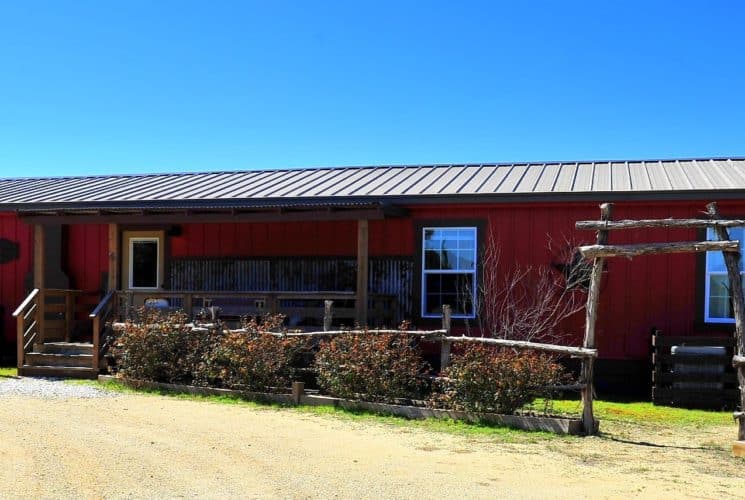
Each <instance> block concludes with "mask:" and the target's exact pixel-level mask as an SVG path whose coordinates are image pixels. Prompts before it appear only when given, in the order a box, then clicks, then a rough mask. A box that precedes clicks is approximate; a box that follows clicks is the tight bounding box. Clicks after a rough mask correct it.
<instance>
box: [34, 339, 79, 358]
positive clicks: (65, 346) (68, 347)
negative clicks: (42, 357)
mask: <svg viewBox="0 0 745 500" xmlns="http://www.w3.org/2000/svg"><path fill="white" fill-rule="evenodd" d="M34 352H38V353H43V354H88V355H92V354H93V344H91V343H89V342H45V343H43V344H34Z"/></svg>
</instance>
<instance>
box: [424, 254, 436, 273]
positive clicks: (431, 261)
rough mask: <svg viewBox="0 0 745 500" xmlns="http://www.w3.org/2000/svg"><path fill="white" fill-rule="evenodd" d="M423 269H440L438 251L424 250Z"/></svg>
mask: <svg viewBox="0 0 745 500" xmlns="http://www.w3.org/2000/svg"><path fill="white" fill-rule="evenodd" d="M424 269H440V252H435V251H434V250H425V251H424Z"/></svg>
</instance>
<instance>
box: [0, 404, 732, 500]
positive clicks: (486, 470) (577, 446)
mask: <svg viewBox="0 0 745 500" xmlns="http://www.w3.org/2000/svg"><path fill="white" fill-rule="evenodd" d="M0 422H1V423H0V426H1V427H0V429H2V430H1V431H0V456H2V459H3V466H2V467H0V484H2V486H3V489H2V493H1V495H2V497H34V498H40V497H49V498H51V497H54V498H57V497H74V498H102V497H106V498H140V497H143V498H173V497H213V498H214V497H222V498H225V497H242V498H412V497H419V498H463V497H468V498H496V497H500V498H503V497H512V498H577V497H578V496H580V497H594V498H622V497H628V496H629V495H632V496H635V497H663V496H665V497H673V496H674V497H681V496H687V497H694V498H727V497H739V498H741V497H742V495H743V491H745V489H744V488H745V479H743V477H745V469H744V468H743V465H745V462H743V461H742V460H740V459H734V458H731V457H730V456H729V454H728V452H727V451H726V446H727V445H728V444H729V442H730V439H731V436H732V434H733V432H734V426H732V427H729V428H726V429H721V430H720V431H717V430H709V431H708V432H709V434H711V435H703V436H700V439H699V441H700V442H699V441H697V442H681V440H682V438H680V437H678V436H676V435H675V433H672V434H671V435H659V436H656V438H655V439H656V442H655V443H651V444H639V443H638V442H623V441H618V440H611V439H608V438H585V439H579V438H554V439H548V440H544V439H543V438H540V439H538V440H537V442H527V440H525V439H521V440H518V441H519V442H503V441H502V440H500V438H499V437H490V438H486V437H478V438H473V437H467V436H459V435H453V434H448V433H442V432H437V431H428V430H422V429H417V428H411V427H407V426H393V425H388V424H385V423H377V422H368V421H366V422H360V421H354V420H349V419H343V418H339V417H334V416H322V415H314V414H308V413H303V412H299V411H295V410H290V409H271V408H253V407H246V406H238V405H227V404H217V403H208V402H203V401H189V400H181V399H176V398H169V397H162V396H149V395H124V394H122V395H118V396H116V397H106V398H95V399H65V398H61V399H60V398H57V399H42V398H36V397H30V396H24V395H21V396H18V395H10V396H5V397H3V398H0ZM619 435H622V432H620V433H619ZM637 441H638V440H637ZM702 443H703V445H704V447H706V448H709V449H701V448H702ZM707 443H709V444H707ZM711 448H714V449H711ZM716 448H719V449H716Z"/></svg>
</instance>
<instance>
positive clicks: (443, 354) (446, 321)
mask: <svg viewBox="0 0 745 500" xmlns="http://www.w3.org/2000/svg"><path fill="white" fill-rule="evenodd" d="M452 314H453V312H452V309H451V308H450V306H449V305H447V304H444V305H443V306H442V329H443V330H445V336H446V337H448V336H450V327H451V322H452ZM451 345H452V342H450V341H448V340H442V341H441V342H440V371H442V370H444V369H445V368H446V367H447V366H448V365H449V364H450V346H451Z"/></svg>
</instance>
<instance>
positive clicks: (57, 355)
mask: <svg viewBox="0 0 745 500" xmlns="http://www.w3.org/2000/svg"><path fill="white" fill-rule="evenodd" d="M28 355H34V356H44V357H47V356H49V357H53V358H92V357H93V354H86V353H77V352H76V353H73V354H68V353H63V352H36V351H31V352H28V353H26V356H28Z"/></svg>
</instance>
